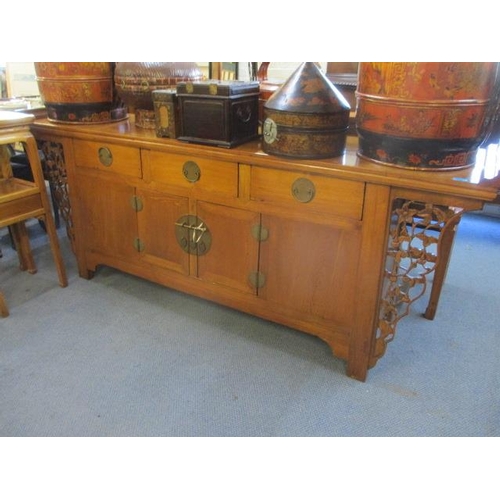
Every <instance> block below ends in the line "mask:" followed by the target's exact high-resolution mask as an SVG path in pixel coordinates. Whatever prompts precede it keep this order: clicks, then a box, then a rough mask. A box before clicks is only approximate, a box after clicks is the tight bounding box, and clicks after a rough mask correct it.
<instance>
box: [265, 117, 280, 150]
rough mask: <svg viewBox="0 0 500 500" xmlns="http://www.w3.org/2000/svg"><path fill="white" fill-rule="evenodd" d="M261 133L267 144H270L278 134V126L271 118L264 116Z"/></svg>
mask: <svg viewBox="0 0 500 500" xmlns="http://www.w3.org/2000/svg"><path fill="white" fill-rule="evenodd" d="M262 135H263V137H264V141H266V143H267V144H272V143H273V142H274V141H275V140H276V137H277V136H278V126H277V125H276V122H275V121H274V120H273V119H271V118H266V119H265V120H264V125H263V127H262Z"/></svg>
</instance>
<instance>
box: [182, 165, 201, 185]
mask: <svg viewBox="0 0 500 500" xmlns="http://www.w3.org/2000/svg"><path fill="white" fill-rule="evenodd" d="M182 173H183V174H184V177H185V178H186V179H187V180H188V181H189V182H197V181H199V180H200V177H201V169H200V167H199V166H198V164H197V163H196V162H194V161H191V160H190V161H187V162H186V163H184V165H183V167H182Z"/></svg>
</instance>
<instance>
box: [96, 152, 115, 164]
mask: <svg viewBox="0 0 500 500" xmlns="http://www.w3.org/2000/svg"><path fill="white" fill-rule="evenodd" d="M97 154H98V156H99V161H100V162H101V164H102V165H104V166H105V167H109V166H110V165H111V164H112V163H113V154H112V153H111V151H110V149H109V148H105V147H102V148H99V151H98V152H97Z"/></svg>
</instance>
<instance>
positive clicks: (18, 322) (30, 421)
mask: <svg viewBox="0 0 500 500" xmlns="http://www.w3.org/2000/svg"><path fill="white" fill-rule="evenodd" d="M30 234H31V235H32V241H33V245H34V253H35V260H36V262H37V265H38V269H39V271H38V273H37V274H35V275H28V274H26V273H21V272H20V271H19V270H18V268H17V263H16V256H15V254H14V252H12V250H11V249H10V248H9V242H8V237H7V234H6V232H5V230H3V229H2V230H1V232H0V236H1V238H0V248H2V251H3V253H4V256H3V258H2V259H0V287H1V288H2V289H3V290H4V292H5V295H6V298H7V300H8V303H9V307H10V311H11V314H10V316H9V317H8V318H5V319H0V436H318V437H320V436H332V437H333V436H410V437H411V436H499V435H500V376H499V370H498V361H499V359H500V321H499V313H498V311H499V310H500V293H499V286H500V285H499V283H500V251H499V250H500V219H497V218H491V217H484V216H479V215H475V214H469V215H467V216H466V217H464V220H463V221H462V223H461V225H460V228H459V231H458V235H457V238H456V244H455V249H454V253H453V258H452V261H451V263H450V267H449V273H448V279H447V282H446V284H445V288H444V292H443V295H442V298H441V303H440V307H439V310H438V313H437V316H436V319H435V320H434V321H427V320H425V319H423V318H422V313H423V312H424V310H425V306H426V298H425V297H424V298H423V299H421V300H420V301H419V302H417V303H416V304H415V305H414V306H413V309H412V312H411V314H410V315H409V317H407V318H405V319H403V320H402V321H401V323H400V325H399V327H398V331H397V335H396V338H395V340H394V341H393V342H392V343H391V344H390V345H389V347H388V350H387V353H386V355H385V356H384V358H382V360H381V361H380V362H379V363H378V364H377V366H376V367H375V368H373V369H372V370H370V372H369V374H368V379H367V381H366V382H365V383H361V382H357V381H355V380H351V379H349V378H348V377H347V376H346V375H345V365H344V362H343V361H341V360H338V359H336V358H334V357H332V355H331V351H330V349H329V348H328V346H327V345H326V344H324V343H323V342H322V341H321V340H319V339H317V338H315V337H312V336H309V335H305V334H302V333H300V332H297V331H294V330H291V329H289V328H286V327H283V326H280V325H277V324H273V323H270V322H267V321H263V320H260V319H258V318H254V317H251V316H249V315H246V314H242V313H240V312H237V311H234V310H231V309H228V308H225V307H221V306H218V305H216V304H213V303H210V302H207V301H204V300H201V299H197V298H195V297H190V296H188V295H185V294H183V293H179V292H176V291H172V290H169V289H167V288H164V287H161V286H158V285H156V284H153V283H149V282H147V281H145V280H142V279H139V278H136V277H133V276H129V275H126V274H124V273H121V272H118V271H115V270H113V269H110V268H105V267H104V268H101V269H100V270H99V271H98V272H97V273H96V275H95V277H94V278H93V279H92V280H90V281H87V280H84V279H81V278H80V277H78V274H77V271H76V263H75V259H74V257H73V255H72V254H71V251H70V248H69V245H68V241H67V239H66V238H65V237H64V233H63V232H62V231H61V232H60V234H61V243H62V246H63V249H64V256H65V262H66V265H67V269H68V275H69V286H68V287H67V288H65V289H63V288H60V287H59V286H58V284H57V277H56V273H55V269H54V265H53V262H52V257H51V254H50V251H49V249H48V245H47V242H46V237H45V235H44V233H43V232H41V231H40V229H39V228H38V226H37V225H36V224H35V225H31V226H30Z"/></svg>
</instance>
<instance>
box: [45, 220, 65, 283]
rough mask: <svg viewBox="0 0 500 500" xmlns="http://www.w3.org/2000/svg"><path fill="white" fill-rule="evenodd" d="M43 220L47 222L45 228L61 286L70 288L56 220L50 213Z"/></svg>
mask: <svg viewBox="0 0 500 500" xmlns="http://www.w3.org/2000/svg"><path fill="white" fill-rule="evenodd" d="M41 218H42V219H43V221H44V222H45V227H46V229H47V236H48V238H49V244H50V249H51V250H52V255H53V257H54V263H55V265H56V269H57V275H58V277H59V284H60V285H61V286H62V287H66V286H68V278H67V276H66V267H65V266H64V262H63V259H62V255H61V247H60V245H59V237H58V236H57V231H56V226H55V224H54V219H53V218H52V214H51V213H50V212H46V213H45V215H43V216H42V217H41Z"/></svg>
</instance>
